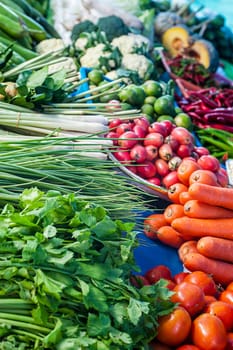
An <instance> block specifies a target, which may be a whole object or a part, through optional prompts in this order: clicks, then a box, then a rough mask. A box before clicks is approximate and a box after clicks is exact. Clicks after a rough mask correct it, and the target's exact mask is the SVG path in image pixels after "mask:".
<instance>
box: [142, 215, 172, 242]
mask: <svg viewBox="0 0 233 350" xmlns="http://www.w3.org/2000/svg"><path fill="white" fill-rule="evenodd" d="M165 225H167V221H166V220H165V217H164V214H163V213H154V214H150V215H149V216H147V217H146V218H145V219H144V221H143V232H144V234H145V235H146V236H147V237H148V238H150V239H153V240H156V239H157V231H158V229H159V228H160V227H161V226H165Z"/></svg>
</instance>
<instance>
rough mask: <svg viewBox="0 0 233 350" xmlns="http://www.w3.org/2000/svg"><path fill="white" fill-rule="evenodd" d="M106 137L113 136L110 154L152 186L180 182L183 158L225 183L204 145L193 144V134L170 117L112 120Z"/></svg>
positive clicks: (220, 171) (217, 163)
mask: <svg viewBox="0 0 233 350" xmlns="http://www.w3.org/2000/svg"><path fill="white" fill-rule="evenodd" d="M106 137H107V138H111V139H113V140H114V141H113V144H114V146H113V149H112V153H113V155H114V156H115V158H116V159H117V160H118V161H119V162H121V163H122V164H124V165H125V166H126V167H127V168H128V169H129V170H130V171H132V172H133V173H134V174H136V175H138V176H140V177H141V178H143V179H144V180H147V181H148V182H150V183H151V184H153V185H155V186H162V187H164V188H166V189H168V188H169V187H170V186H171V185H173V184H175V183H177V182H182V181H181V180H180V179H179V174H178V169H179V166H180V165H181V163H182V160H184V159H189V160H191V161H192V162H195V163H196V165H197V166H196V169H198V168H200V169H205V170H209V171H211V172H214V173H215V175H216V176H217V177H218V178H219V183H220V185H222V186H225V185H226V183H227V180H226V176H223V175H222V170H221V167H220V162H219V161H218V159H217V158H215V157H213V156H211V155H210V153H209V151H208V149H207V148H205V147H201V146H196V145H195V138H194V136H193V134H192V133H191V132H190V131H189V130H187V129H186V128H184V127H179V126H175V124H173V123H172V122H171V121H170V120H163V121H160V122H158V121H155V122H153V123H152V124H150V123H149V121H148V120H147V118H145V117H143V116H142V117H140V118H136V119H133V120H127V121H124V120H121V119H113V120H111V121H110V123H109V132H108V134H107V135H106Z"/></svg>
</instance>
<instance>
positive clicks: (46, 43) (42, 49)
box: [36, 38, 65, 55]
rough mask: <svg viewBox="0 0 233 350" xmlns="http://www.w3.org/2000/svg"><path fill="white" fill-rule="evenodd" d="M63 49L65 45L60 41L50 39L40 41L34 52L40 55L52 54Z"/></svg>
mask: <svg viewBox="0 0 233 350" xmlns="http://www.w3.org/2000/svg"><path fill="white" fill-rule="evenodd" d="M64 48H65V43H64V41H63V40H62V39H56V38H51V39H45V40H42V41H41V42H40V43H39V44H38V45H37V46H36V52H38V54H40V55H41V54H43V53H47V52H54V51H57V50H60V49H64Z"/></svg>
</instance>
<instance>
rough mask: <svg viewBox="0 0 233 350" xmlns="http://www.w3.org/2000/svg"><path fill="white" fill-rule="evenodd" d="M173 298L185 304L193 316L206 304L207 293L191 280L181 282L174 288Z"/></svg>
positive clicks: (176, 301)
mask: <svg viewBox="0 0 233 350" xmlns="http://www.w3.org/2000/svg"><path fill="white" fill-rule="evenodd" d="M173 292H175V294H173V295H172V296H171V300H172V301H173V302H174V303H179V304H180V305H181V306H183V307H184V308H185V309H186V310H187V311H188V312H189V313H190V315H191V316H194V315H196V314H198V313H199V312H201V311H202V310H203V308H204V306H205V295H204V292H203V290H202V289H201V288H200V287H199V286H197V285H195V284H193V283H189V282H181V283H180V284H177V285H176V286H175V288H174V289H173Z"/></svg>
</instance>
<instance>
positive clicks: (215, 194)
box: [188, 183, 233, 210]
mask: <svg viewBox="0 0 233 350" xmlns="http://www.w3.org/2000/svg"><path fill="white" fill-rule="evenodd" d="M188 192H189V194H190V196H191V197H192V199H198V200H199V201H201V202H203V203H207V204H211V205H216V206H219V207H223V208H227V209H231V210H233V188H230V187H217V186H211V185H207V184H202V183H193V184H192V185H191V186H189V189H188Z"/></svg>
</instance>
